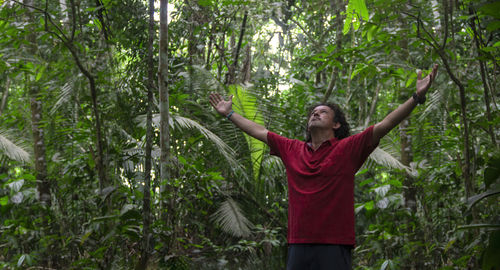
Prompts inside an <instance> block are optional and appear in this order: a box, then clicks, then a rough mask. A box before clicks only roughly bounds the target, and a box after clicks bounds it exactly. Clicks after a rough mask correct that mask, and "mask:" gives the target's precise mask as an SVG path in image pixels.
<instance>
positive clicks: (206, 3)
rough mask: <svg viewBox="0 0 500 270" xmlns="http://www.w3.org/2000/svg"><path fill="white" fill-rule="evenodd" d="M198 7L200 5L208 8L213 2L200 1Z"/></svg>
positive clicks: (207, 0) (209, 0)
mask: <svg viewBox="0 0 500 270" xmlns="http://www.w3.org/2000/svg"><path fill="white" fill-rule="evenodd" d="M198 5H200V6H202V7H208V6H211V5H212V1H211V0H198Z"/></svg>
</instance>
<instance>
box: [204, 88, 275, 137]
mask: <svg viewBox="0 0 500 270" xmlns="http://www.w3.org/2000/svg"><path fill="white" fill-rule="evenodd" d="M209 100H210V104H211V105H212V107H214V109H215V110H216V111H217V112H218V113H219V114H221V115H222V116H224V117H229V120H231V122H233V123H234V124H235V125H236V126H237V127H239V128H240V129H241V130H243V131H244V132H245V133H246V134H248V135H250V136H252V137H254V138H256V139H258V140H261V141H263V142H265V143H266V144H267V133H268V132H269V131H268V130H267V129H266V128H265V127H264V126H262V125H259V124H257V123H255V122H253V121H250V120H248V119H246V118H245V117H243V116H241V115H239V114H237V113H235V112H234V111H233V96H230V97H229V100H224V98H222V96H221V95H220V94H218V93H212V94H210V97H209Z"/></svg>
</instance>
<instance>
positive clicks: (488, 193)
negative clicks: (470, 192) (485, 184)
mask: <svg viewBox="0 0 500 270" xmlns="http://www.w3.org/2000/svg"><path fill="white" fill-rule="evenodd" d="M497 194H500V189H499V188H496V189H492V190H488V191H486V192H483V193H481V194H477V195H474V196H472V197H470V198H469V200H467V204H468V206H467V207H468V208H471V207H472V206H474V205H475V204H476V203H478V202H479V201H480V200H482V199H484V198H487V197H489V196H493V195H497Z"/></svg>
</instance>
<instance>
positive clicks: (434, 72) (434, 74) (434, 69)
mask: <svg viewBox="0 0 500 270" xmlns="http://www.w3.org/2000/svg"><path fill="white" fill-rule="evenodd" d="M438 67H439V65H438V64H435V65H434V67H433V68H432V72H431V81H434V79H435V78H436V74H437V70H438Z"/></svg>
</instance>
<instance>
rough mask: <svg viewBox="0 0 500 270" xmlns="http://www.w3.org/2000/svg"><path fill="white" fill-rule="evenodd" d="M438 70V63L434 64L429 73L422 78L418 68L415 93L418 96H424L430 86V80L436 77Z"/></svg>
mask: <svg viewBox="0 0 500 270" xmlns="http://www.w3.org/2000/svg"><path fill="white" fill-rule="evenodd" d="M437 70H438V64H435V65H434V67H433V68H432V71H431V73H429V75H427V76H426V77H425V78H423V79H422V71H421V70H420V71H419V72H418V75H417V95H418V96H420V97H425V94H426V93H427V90H429V87H431V84H432V82H433V81H434V79H435V78H436V75H437Z"/></svg>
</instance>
